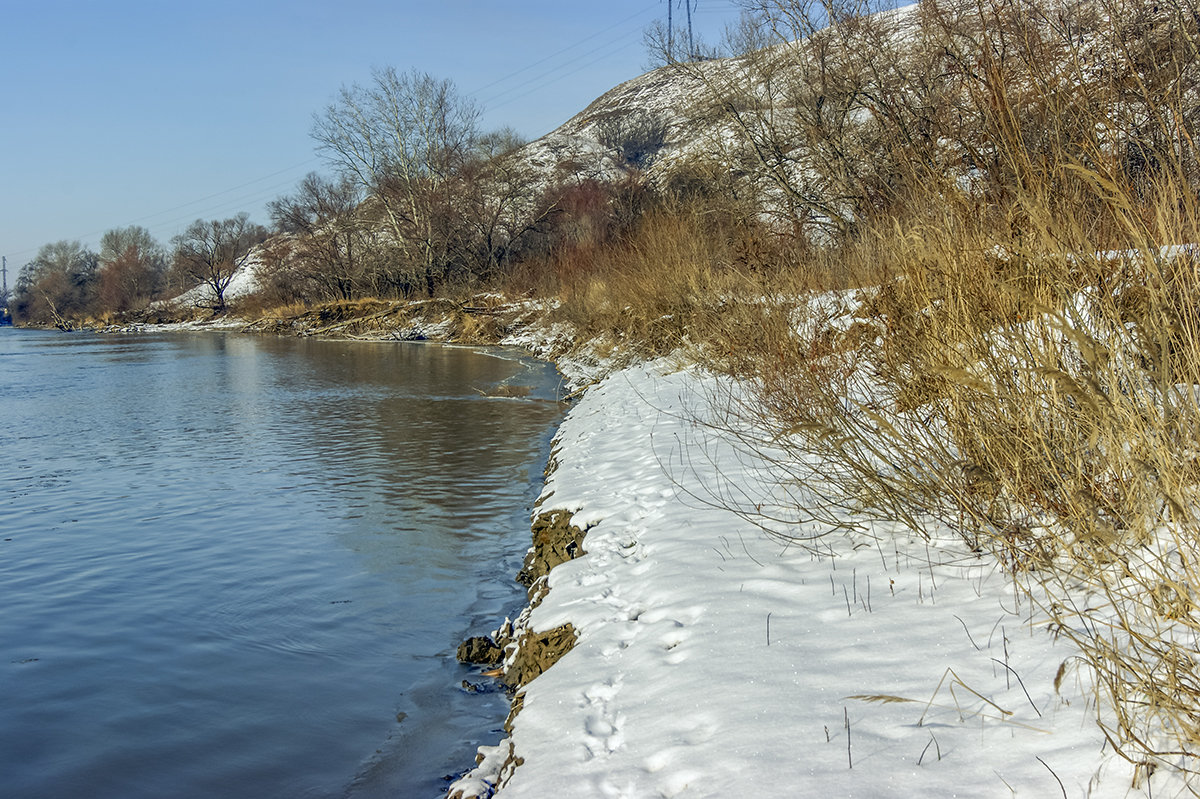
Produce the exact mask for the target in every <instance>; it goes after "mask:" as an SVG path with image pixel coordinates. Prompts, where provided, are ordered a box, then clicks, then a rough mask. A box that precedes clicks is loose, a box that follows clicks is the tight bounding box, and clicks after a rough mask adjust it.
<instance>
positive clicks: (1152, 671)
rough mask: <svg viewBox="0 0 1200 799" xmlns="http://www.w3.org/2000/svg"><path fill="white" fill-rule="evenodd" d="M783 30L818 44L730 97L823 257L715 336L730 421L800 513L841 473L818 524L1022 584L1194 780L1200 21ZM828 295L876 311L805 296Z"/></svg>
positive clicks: (1105, 721) (1130, 728)
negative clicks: (887, 525)
mask: <svg viewBox="0 0 1200 799" xmlns="http://www.w3.org/2000/svg"><path fill="white" fill-rule="evenodd" d="M760 10H761V11H762V12H764V13H765V14H766V15H767V18H768V19H769V20H771V21H772V22H773V23H774V25H775V26H776V30H777V32H778V34H779V36H780V37H781V38H783V39H786V40H789V41H790V40H791V39H792V38H793V37H794V36H795V34H797V33H806V34H809V35H808V38H807V39H806V40H805V43H802V44H780V45H778V46H777V47H776V48H774V49H771V50H767V51H763V52H762V53H759V54H758V55H755V56H752V57H751V58H749V59H748V60H747V62H746V64H747V67H748V68H747V69H746V70H745V73H744V77H743V78H742V79H740V80H739V81H733V80H729V81H727V82H724V83H722V82H719V81H716V80H714V79H713V78H712V77H711V76H707V77H706V80H707V81H708V83H709V86H710V89H711V90H712V91H713V92H715V93H716V94H717V96H719V97H722V98H726V99H725V101H724V102H725V108H726V109H727V112H728V113H729V115H730V116H731V118H732V119H733V123H734V124H735V126H736V127H738V128H739V129H740V130H741V131H742V132H743V134H744V136H743V142H744V143H745V144H746V147H745V150H744V151H743V154H744V158H745V159H746V160H747V162H753V161H754V160H755V159H758V161H759V162H760V163H759V166H760V167H761V168H760V169H759V170H758V171H757V172H756V179H758V180H762V177H763V176H764V175H765V176H768V178H769V184H770V185H769V191H766V192H763V195H764V196H767V197H769V198H771V199H772V200H773V201H774V204H773V205H772V206H771V207H770V208H769V209H768V210H769V211H770V213H771V217H772V219H773V220H775V229H779V223H780V221H781V220H782V221H786V222H787V223H788V226H789V230H791V231H799V234H798V235H799V236H800V237H801V238H803V239H804V240H806V241H807V242H808V243H809V244H810V245H811V246H809V247H808V248H807V249H806V250H804V249H801V248H793V249H792V251H791V252H790V253H789V258H788V260H787V261H786V263H779V264H777V265H776V268H773V269H769V270H762V269H760V270H756V271H755V272H754V276H755V277H757V278H758V279H756V280H747V281H746V282H745V283H743V284H742V286H741V287H740V288H738V289H733V290H731V291H730V292H727V293H725V294H723V295H721V296H723V297H724V298H725V302H723V303H721V304H720V307H719V308H714V309H713V313H711V314H709V315H707V316H701V317H698V320H699V321H700V322H702V323H704V324H706V325H707V327H705V328H704V334H703V336H702V337H700V336H699V335H698V334H697V332H696V330H693V331H692V335H693V338H702V339H703V342H702V344H701V346H699V347H697V352H698V353H699V354H700V356H701V357H702V358H704V359H706V360H707V361H708V362H709V363H710V364H711V365H712V366H713V367H714V368H716V369H718V370H720V371H722V372H725V373H727V374H731V375H733V376H735V377H737V378H739V379H741V380H743V381H746V382H748V383H749V384H750V385H752V386H753V387H754V389H753V391H752V392H751V394H750V395H748V396H746V395H742V396H741V397H740V398H739V399H737V400H736V401H733V400H731V402H734V403H735V404H734V406H733V407H732V408H731V410H732V412H733V414H734V417H736V418H741V419H743V420H750V421H753V422H754V423H755V424H756V425H759V426H760V428H765V429H766V430H767V435H766V436H765V437H764V438H758V439H753V440H751V439H747V444H748V445H749V446H750V447H752V448H753V449H754V450H755V451H756V453H757V454H758V455H759V456H760V457H765V458H769V459H772V460H773V461H774V462H775V464H776V466H777V469H776V473H777V474H779V475H780V482H781V487H780V493H781V494H782V495H788V494H789V493H790V492H791V489H789V487H788V485H787V484H788V482H789V481H790V480H795V481H799V480H800V479H802V475H803V474H805V473H807V472H806V470H807V469H809V468H811V466H812V464H813V463H816V464H818V466H819V469H820V472H821V473H822V474H823V475H826V476H828V477H829V478H830V480H831V484H832V485H833V490H832V491H830V492H829V493H828V494H826V495H825V496H822V497H813V496H812V494H811V492H809V493H806V494H805V501H807V502H817V503H824V504H825V507H826V508H827V509H829V510H831V511H834V510H838V509H840V510H852V511H854V512H855V513H863V512H870V513H874V514H877V515H879V516H881V517H885V518H889V519H898V520H902V521H904V522H906V523H907V524H908V525H910V526H911V527H912V528H914V529H916V530H922V529H928V526H929V525H933V524H938V525H943V526H949V527H951V528H952V529H955V530H957V531H958V532H959V533H960V534H961V535H962V536H963V538H964V539H965V540H966V541H967V542H969V543H970V545H971V546H972V547H974V548H975V549H976V550H977V551H978V552H979V553H980V555H981V556H991V557H996V558H998V559H999V561H1000V562H1001V563H1002V564H1003V565H1004V567H1005V568H1006V570H1007V571H1008V572H1009V573H1010V574H1011V575H1012V578H1013V580H1014V581H1015V583H1016V584H1017V585H1018V586H1019V587H1021V588H1022V589H1023V590H1024V591H1025V592H1026V593H1027V595H1028V596H1029V597H1030V598H1031V599H1032V600H1033V601H1034V602H1035V603H1036V604H1037V606H1038V607H1039V608H1040V609H1041V610H1042V612H1043V614H1044V617H1045V620H1046V622H1047V623H1048V624H1049V626H1050V629H1051V630H1052V631H1053V633H1054V634H1056V635H1058V636H1061V637H1064V638H1067V639H1069V640H1070V641H1071V642H1072V643H1073V644H1074V645H1075V647H1076V650H1077V652H1078V658H1077V659H1076V660H1073V661H1070V662H1068V663H1066V664H1064V673H1066V672H1069V671H1071V670H1072V669H1079V670H1080V671H1081V672H1084V673H1086V674H1088V675H1089V676H1090V677H1091V678H1092V679H1093V680H1094V684H1095V685H1096V690H1097V699H1098V701H1097V703H1096V707H1097V715H1098V720H1099V722H1100V724H1101V726H1102V728H1103V729H1104V731H1105V733H1106V735H1107V736H1108V737H1109V740H1110V742H1111V743H1112V744H1113V745H1114V747H1115V748H1116V750H1117V751H1118V752H1120V753H1121V754H1122V755H1123V756H1125V757H1128V758H1129V759H1131V760H1133V761H1135V762H1138V763H1145V764H1147V767H1148V768H1151V769H1152V768H1154V767H1157V766H1162V765H1169V766H1171V767H1176V768H1181V769H1183V770H1185V771H1188V772H1194V771H1195V770H1196V769H1197V764H1196V761H1195V759H1194V757H1193V755H1194V754H1196V752H1197V749H1198V747H1200V660H1198V654H1197V653H1198V652H1200V636H1198V633H1200V615H1198V613H1197V604H1198V603H1200V540H1198V539H1197V533H1198V532H1200V531H1198V529H1197V521H1198V520H1197V518H1196V507H1197V505H1196V501H1197V487H1198V486H1200V451H1198V450H1200V447H1198V443H1200V438H1198V435H1200V292H1198V290H1197V289H1198V288H1200V287H1198V286H1197V281H1198V280H1200V272H1198V271H1197V269H1198V268H1200V251H1198V250H1197V249H1196V248H1195V243H1197V242H1200V235H1198V234H1200V229H1198V224H1200V200H1198V198H1197V188H1198V186H1200V184H1198V181H1197V178H1198V172H1197V167H1196V151H1195V147H1194V143H1193V141H1192V138H1191V131H1192V130H1194V127H1193V124H1192V123H1193V120H1194V119H1195V115H1196V111H1197V108H1198V107H1200V106H1198V102H1200V95H1198V94H1197V90H1198V88H1200V86H1198V84H1197V80H1196V70H1197V68H1198V58H1197V57H1198V56H1200V53H1198V52H1197V49H1196V48H1197V43H1198V41H1200V38H1198V34H1200V25H1198V20H1200V16H1198V14H1197V12H1198V11H1200V9H1197V8H1196V7H1194V6H1192V5H1190V4H1187V3H1178V2H1169V3H1162V4H1158V5H1155V6H1150V5H1143V4H1140V3H1132V4H1125V3H1120V2H1099V3H1074V4H1071V3H1068V4H1062V3H1056V4H1053V5H1051V4H1041V3H1036V2H1033V3H1026V2H1019V3H1007V2H1004V3H1001V2H990V0H989V1H988V2H980V3H938V2H927V3H924V4H922V5H921V6H920V8H919V9H918V10H916V11H915V12H913V13H912V14H909V15H883V16H875V17H871V18H861V17H857V16H854V15H849V14H847V15H842V14H841V13H840V12H839V11H838V10H837V9H832V8H825V9H817V10H823V11H824V12H827V13H828V14H829V15H830V16H832V17H834V18H838V19H841V24H839V25H836V26H834V27H833V28H830V29H825V30H823V31H818V30H817V28H818V27H819V26H817V25H815V24H812V20H813V19H814V15H813V12H814V9H813V8H811V7H808V8H804V7H799V6H797V5H796V4H792V3H763V4H762V8H761V9H760ZM681 68H684V69H688V68H689V67H688V66H687V65H683V66H682V67H681ZM735 96H736V97H740V98H742V99H741V100H740V101H739V102H733V101H731V100H730V99H729V98H731V97H735ZM747 98H751V99H747ZM814 153H816V154H818V155H816V156H814V155H813V154H814ZM820 274H828V275H834V274H839V275H844V274H850V275H854V276H855V280H856V281H857V282H858V283H859V284H860V285H859V287H858V288H857V289H856V290H853V291H843V292H824V293H818V294H813V293H806V292H804V291H801V290H798V289H797V285H796V282H795V281H796V280H797V279H802V280H803V281H805V282H811V280H812V276H813V275H820ZM780 298H782V299H780ZM731 396H733V395H732V394H731ZM740 429H746V428H744V427H743V428H740ZM801 465H803V467H802V466H801ZM793 495H795V494H793ZM807 511H808V512H809V513H820V512H821V509H820V508H818V507H811V508H808V509H807ZM786 516H787V514H786V513H784V514H781V516H780V518H785V517H786ZM834 516H835V514H834V513H830V514H829V518H833V517H834ZM778 521H779V519H772V520H767V519H764V526H768V527H769V528H770V529H771V530H772V531H773V532H775V533H777V534H782V535H788V531H787V528H786V526H783V527H781V526H780V524H778V523H777V522H778Z"/></svg>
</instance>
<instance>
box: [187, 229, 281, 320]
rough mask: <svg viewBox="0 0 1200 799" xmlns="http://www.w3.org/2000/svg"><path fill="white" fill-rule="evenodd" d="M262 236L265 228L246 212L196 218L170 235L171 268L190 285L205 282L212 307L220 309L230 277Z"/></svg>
mask: <svg viewBox="0 0 1200 799" xmlns="http://www.w3.org/2000/svg"><path fill="white" fill-rule="evenodd" d="M266 237H267V231H266V229H265V228H264V227H262V226H261V225H256V224H254V223H253V222H251V221H250V215H249V214H246V213H241V214H238V215H237V216H234V217H230V218H229V219H222V220H216V219H213V220H204V219H197V220H196V221H195V222H193V223H192V224H191V225H189V226H188V228H187V230H185V231H184V232H183V233H181V234H180V235H178V236H176V237H175V238H174V239H172V243H173V244H174V246H175V252H174V256H173V258H174V269H175V270H176V272H177V273H178V274H179V275H181V276H182V277H183V278H184V279H186V280H188V281H189V282H191V283H192V285H194V286H206V287H207V288H208V289H209V291H210V292H211V296H210V297H209V298H208V301H209V302H210V303H211V307H212V309H213V310H214V311H217V312H221V311H224V310H225V307H226V306H225V290H226V289H228V288H229V283H230V281H231V280H233V276H234V274H235V273H236V272H237V271H238V269H240V268H241V267H242V266H243V265H245V263H246V262H247V260H249V258H250V255H251V253H252V251H253V248H254V246H255V245H256V244H259V243H261V242H262V241H263V240H264V239H266Z"/></svg>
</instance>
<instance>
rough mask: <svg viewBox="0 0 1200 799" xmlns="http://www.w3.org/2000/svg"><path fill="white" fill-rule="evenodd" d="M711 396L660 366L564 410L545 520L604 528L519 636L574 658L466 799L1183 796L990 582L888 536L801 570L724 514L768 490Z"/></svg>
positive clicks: (547, 685)
mask: <svg viewBox="0 0 1200 799" xmlns="http://www.w3.org/2000/svg"><path fill="white" fill-rule="evenodd" d="M714 388H715V384H714V383H713V382H712V381H711V379H707V378H701V377H698V376H697V374H696V372H694V371H691V370H679V369H677V368H675V367H674V366H672V365H671V364H670V363H668V362H666V361H659V362H656V363H653V364H650V365H645V366H640V367H634V368H629V369H626V370H623V371H619V372H617V373H615V374H614V375H612V376H610V377H608V378H607V379H606V380H604V381H603V382H602V383H600V384H599V385H597V386H595V387H593V388H592V389H590V390H589V391H588V392H587V393H586V394H585V395H584V396H583V397H582V399H581V400H580V401H579V402H578V403H577V404H576V405H575V407H574V408H573V409H572V410H571V412H570V414H569V415H568V417H567V419H566V421H565V422H564V424H563V425H562V427H561V429H560V431H559V434H558V448H557V456H556V461H557V464H558V466H557V469H556V470H555V471H554V473H553V474H552V475H551V477H550V479H549V481H548V483H547V485H546V488H545V491H544V492H543V501H542V504H541V507H540V512H542V513H545V512H548V511H552V510H556V509H561V510H565V511H569V512H571V513H572V514H573V518H574V523H575V524H576V525H579V526H581V527H587V528H589V529H588V532H587V536H586V539H585V541H584V550H585V551H586V554H584V555H582V556H581V557H579V558H578V559H576V560H573V561H570V562H567V563H564V564H562V565H560V566H558V567H557V568H555V569H554V570H553V571H552V572H551V573H550V576H549V586H550V591H549V593H548V595H547V596H546V597H545V598H544V600H543V601H542V602H541V603H540V604H539V605H538V606H537V607H536V608H535V609H534V610H533V611H532V613H531V614H530V615H529V618H528V619H527V621H528V623H529V625H530V626H531V627H532V628H533V629H535V630H538V631H543V630H549V629H551V628H555V627H558V626H560V625H563V624H566V623H568V622H569V623H570V624H571V625H573V627H574V630H575V631H576V633H577V635H578V640H577V642H576V644H575V646H574V648H573V649H572V650H571V651H569V652H568V653H567V654H566V655H565V656H564V657H562V659H561V660H559V661H558V662H557V663H556V664H555V665H554V666H553V667H552V668H550V670H549V671H547V672H546V673H544V674H542V675H541V676H539V677H537V678H536V679H534V680H533V681H532V682H531V683H529V684H528V685H527V686H526V687H525V688H524V689H523V690H522V691H521V692H520V701H521V704H522V709H521V711H520V712H519V713H518V714H517V715H516V717H515V719H514V721H513V725H512V734H511V736H510V737H509V738H508V739H506V740H505V741H503V742H500V743H499V745H498V746H496V747H484V748H483V749H481V754H482V755H484V756H485V757H484V759H483V762H482V764H481V765H480V766H479V768H477V769H476V770H475V771H474V772H472V773H471V774H469V775H467V776H466V777H465V778H463V779H462V780H460V781H459V782H458V783H457V784H456V785H455V786H454V788H452V794H453V793H454V792H455V791H458V792H461V793H462V795H467V796H471V795H479V796H488V795H491V793H492V792H493V791H495V792H496V793H497V795H499V796H502V797H506V799H507V798H508V797H545V796H553V795H570V796H573V797H658V796H664V797H672V796H713V797H725V796H791V795H800V796H916V795H922V796H955V795H957V796H1011V795H1016V796H1031V797H1041V796H1061V795H1066V796H1070V797H1077V796H1078V797H1082V796H1091V797H1125V796H1141V795H1154V796H1163V795H1173V794H1176V793H1179V792H1180V788H1181V786H1180V785H1179V784H1178V783H1176V782H1171V781H1169V780H1170V779H1172V778H1169V777H1167V776H1164V775H1162V774H1161V773H1160V774H1159V775H1156V776H1154V777H1153V778H1152V780H1150V781H1149V782H1150V783H1152V784H1151V785H1150V786H1149V787H1148V786H1147V784H1146V783H1147V780H1145V779H1144V775H1142V774H1139V773H1137V770H1136V769H1135V768H1134V766H1132V765H1131V764H1129V763H1127V762H1125V761H1124V760H1121V759H1119V758H1118V757H1116V756H1114V755H1113V753H1112V749H1111V747H1109V746H1106V744H1105V740H1104V738H1103V736H1102V734H1101V732H1100V731H1099V729H1098V728H1097V726H1096V724H1095V722H1094V716H1095V712H1096V710H1095V703H1094V700H1093V696H1092V693H1091V691H1090V689H1089V686H1088V685H1087V684H1086V675H1084V674H1082V673H1081V672H1080V671H1079V670H1078V669H1077V668H1075V667H1074V662H1075V661H1074V660H1073V658H1072V655H1073V652H1072V651H1071V649H1070V647H1069V645H1068V644H1066V643H1065V642H1056V641H1055V638H1054V636H1053V635H1052V634H1051V631H1050V630H1049V629H1048V628H1047V627H1046V626H1045V625H1044V624H1042V623H1040V620H1039V617H1038V614H1037V613H1036V611H1034V610H1032V609H1031V607H1030V606H1029V603H1028V602H1026V601H1024V600H1022V599H1020V598H1019V597H1018V595H1017V594H1016V592H1015V591H1014V590H1013V588H1012V586H1011V584H1010V582H1009V580H1008V578H1007V577H1006V576H1005V575H1004V574H1003V573H1002V572H1001V571H1000V570H999V569H998V568H997V567H996V564H995V563H994V562H993V561H991V560H989V559H987V558H986V557H984V558H978V557H976V556H975V555H973V554H972V553H970V552H969V551H967V550H966V549H965V547H963V546H962V544H961V543H960V542H959V541H958V540H957V539H956V538H954V537H953V536H951V535H949V534H947V535H946V536H944V538H942V539H941V540H938V539H936V538H935V540H932V541H926V540H924V539H922V538H919V537H915V536H912V535H910V534H908V533H907V532H906V531H905V530H903V529H901V528H899V527H886V528H885V527H883V526H880V525H875V526H873V527H872V528H871V529H870V531H869V533H867V532H855V533H848V532H845V531H836V530H828V531H827V530H821V529H818V528H817V527H816V526H815V525H814V524H809V525H806V526H805V527H804V532H805V533H806V534H808V535H814V534H820V533H827V534H825V535H822V536H821V537H820V538H818V539H817V540H815V541H813V542H811V543H810V545H809V548H808V549H806V548H804V547H802V546H800V545H798V544H791V545H788V544H786V543H783V542H781V541H778V540H773V539H771V538H768V537H767V536H765V535H764V534H763V533H762V532H761V530H760V529H759V528H758V527H756V526H755V525H754V524H752V523H751V522H750V521H747V520H745V519H744V518H742V517H741V516H739V514H737V513H735V512H734V511H733V510H731V509H729V507H728V506H730V505H735V504H736V505H737V506H739V507H741V508H742V509H747V508H752V507H753V506H754V505H755V503H756V501H757V499H756V494H757V492H759V491H762V490H765V489H764V488H763V487H764V486H766V485H769V482H770V480H771V476H770V475H769V474H764V473H762V472H761V471H759V470H760V469H761V468H762V467H761V466H760V465H759V464H758V463H757V462H756V461H755V459H753V458H747V457H744V456H743V455H742V454H741V453H740V451H739V449H738V447H736V446H735V445H734V444H733V443H732V442H731V441H730V440H729V437H728V436H727V435H725V434H722V433H720V432H719V431H718V430H716V429H715V428H714V427H711V426H709V425H706V424H704V423H703V422H704V421H705V420H710V421H711V419H712V418H713V416H712V414H713V409H712V408H711V407H710V403H709V397H710V396H712V394H713V390H714ZM813 479H814V480H818V479H819V476H817V475H814V477H813ZM722 497H723V499H720V498H722ZM812 550H816V551H812ZM1135 783H1137V784H1138V785H1139V787H1137V788H1133V787H1132V786H1134V784H1135Z"/></svg>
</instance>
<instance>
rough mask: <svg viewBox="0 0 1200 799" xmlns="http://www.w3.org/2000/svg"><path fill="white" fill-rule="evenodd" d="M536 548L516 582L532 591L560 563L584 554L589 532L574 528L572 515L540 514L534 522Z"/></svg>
mask: <svg viewBox="0 0 1200 799" xmlns="http://www.w3.org/2000/svg"><path fill="white" fill-rule="evenodd" d="M532 532H533V546H532V547H531V548H530V550H529V553H528V554H527V555H526V556H525V563H524V565H523V566H522V567H521V571H520V573H518V574H517V582H519V583H521V584H522V585H524V586H526V587H532V586H533V584H534V583H535V582H537V580H538V578H539V577H544V576H545V575H547V574H549V573H550V570H551V569H553V568H554V567H555V566H557V565H558V564H560V563H566V562H567V561H568V560H574V559H575V558H577V557H579V556H580V555H583V554H584V549H583V538H584V536H585V535H587V530H583V529H580V528H579V527H576V526H575V525H573V524H571V514H570V513H569V512H568V511H565V510H553V511H549V512H548V513H539V514H538V516H537V518H536V519H534V520H533V525H532Z"/></svg>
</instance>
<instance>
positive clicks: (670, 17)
mask: <svg viewBox="0 0 1200 799" xmlns="http://www.w3.org/2000/svg"><path fill="white" fill-rule="evenodd" d="M679 2H682V3H683V8H684V11H686V12H687V38H688V46H687V58H686V60H688V61H692V60H694V59H695V58H696V44H695V39H694V38H693V37H692V11H693V10H694V8H695V5H696V0H667V60H668V61H673V60H674V59H675V4H676V3H679Z"/></svg>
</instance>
